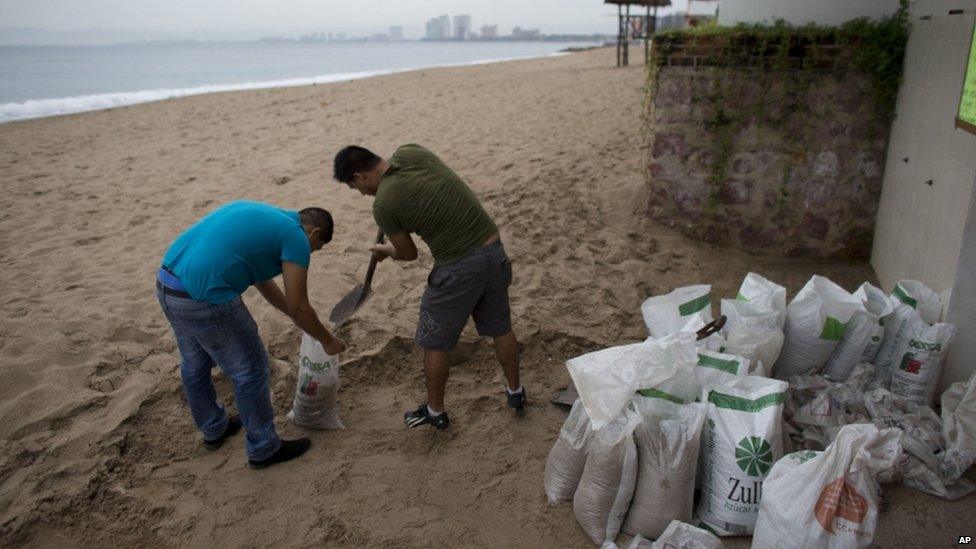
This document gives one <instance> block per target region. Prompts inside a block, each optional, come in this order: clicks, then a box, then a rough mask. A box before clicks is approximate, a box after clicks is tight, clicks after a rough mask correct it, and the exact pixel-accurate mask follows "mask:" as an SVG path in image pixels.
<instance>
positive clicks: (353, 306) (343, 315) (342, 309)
mask: <svg viewBox="0 0 976 549" xmlns="http://www.w3.org/2000/svg"><path fill="white" fill-rule="evenodd" d="M371 294H372V292H370V291H369V290H365V289H364V287H363V285H362V284H359V285H357V286H356V287H355V288H354V289H353V290H352V291H351V292H349V293H348V294H346V296H345V297H343V298H342V301H340V302H339V303H338V304H337V305H336V306H335V307H333V308H332V314H330V315H329V322H331V323H332V325H333V326H335V327H337V328H338V327H339V326H341V325H342V324H343V323H344V322H345V321H346V320H349V317H351V316H352V314H353V313H355V312H356V310H357V309H359V307H360V306H362V304H363V303H365V302H366V300H367V299H369V296H370V295H371Z"/></svg>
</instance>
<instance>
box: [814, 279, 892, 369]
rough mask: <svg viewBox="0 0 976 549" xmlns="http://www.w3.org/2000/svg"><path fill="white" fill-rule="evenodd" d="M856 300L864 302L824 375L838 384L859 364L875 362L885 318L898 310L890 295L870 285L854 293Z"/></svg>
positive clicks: (855, 314)
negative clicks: (895, 308)
mask: <svg viewBox="0 0 976 549" xmlns="http://www.w3.org/2000/svg"><path fill="white" fill-rule="evenodd" d="M854 297H856V298H857V299H858V300H859V301H860V302H861V308H860V309H858V310H856V311H854V315H853V316H851V321H850V322H848V323H847V327H846V328H844V335H843V337H841V340H840V343H838V344H837V348H836V349H834V353H833V354H832V355H831V356H830V360H828V361H827V364H826V365H824V368H823V372H822V373H823V376H824V377H826V378H828V379H831V380H834V381H844V380H846V379H847V378H848V376H850V374H851V371H852V370H853V369H854V366H855V365H857V364H859V363H861V362H872V361H873V360H874V357H875V355H877V354H878V349H879V348H880V347H881V340H882V339H883V338H884V325H883V323H882V322H883V320H882V319H884V318H885V317H886V316H888V315H889V314H891V313H892V311H893V310H894V306H893V305H892V304H891V301H890V299H889V298H888V296H886V295H885V294H884V292H882V291H881V290H880V289H879V288H876V287H874V286H872V285H871V284H869V283H867V282H865V283H864V284H862V285H861V287H860V288H858V289H857V291H856V292H854Z"/></svg>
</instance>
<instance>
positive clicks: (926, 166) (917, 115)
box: [871, 0, 976, 384]
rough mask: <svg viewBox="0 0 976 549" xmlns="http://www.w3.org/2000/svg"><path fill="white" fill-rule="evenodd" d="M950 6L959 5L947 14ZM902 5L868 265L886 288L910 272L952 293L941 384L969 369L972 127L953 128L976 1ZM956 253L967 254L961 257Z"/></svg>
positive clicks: (975, 159) (975, 174) (974, 171)
mask: <svg viewBox="0 0 976 549" xmlns="http://www.w3.org/2000/svg"><path fill="white" fill-rule="evenodd" d="M956 9H963V10H965V12H964V13H963V14H961V15H949V10H956ZM910 13H911V24H912V32H911V37H910V39H909V43H908V51H907V56H906V59H905V74H904V80H903V83H902V87H901V90H900V91H899V94H898V107H897V117H896V119H895V121H894V124H893V125H892V129H891V137H890V141H889V144H888V155H887V161H886V166H885V175H884V185H883V188H882V191H881V204H880V207H879V210H878V222H877V226H876V228H875V234H874V250H873V253H872V257H871V264H872V265H873V266H874V269H875V271H876V272H877V274H878V278H879V280H880V281H881V284H882V286H883V288H884V289H886V290H887V289H890V288H891V287H892V286H893V285H894V283H895V282H897V281H898V280H900V279H904V278H909V279H915V280H919V281H921V282H923V283H924V284H926V285H927V286H929V287H931V288H932V289H933V290H935V291H937V292H940V293H942V294H943V296H944V297H946V298H948V299H950V300H951V302H950V303H948V304H947V305H948V307H947V308H946V309H947V310H949V311H950V312H952V313H951V314H950V315H949V316H950V317H951V318H948V317H947V319H948V320H950V321H955V322H960V325H959V326H957V328H958V329H959V332H958V333H957V336H956V342H954V343H953V345H952V347H951V348H950V364H949V366H948V367H947V368H946V370H945V372H944V376H943V384H945V383H947V382H949V381H952V380H959V379H964V378H966V377H968V375H969V374H970V373H972V372H973V370H974V368H976V354H973V348H972V345H973V341H974V340H976V322H974V321H973V319H972V315H973V314H974V311H973V308H972V303H973V300H974V299H976V297H974V294H976V288H974V287H973V286H972V284H974V282H973V280H974V277H973V276H972V273H973V272H976V266H974V265H973V264H972V263H971V262H972V261H974V259H976V258H974V257H973V256H974V255H976V250H974V248H976V231H974V230H973V229H972V227H970V228H969V230H968V232H966V227H967V219H968V222H969V223H973V221H974V220H973V217H974V216H976V214H973V213H971V209H972V208H973V206H972V204H973V200H974V197H973V188H974V185H976V135H973V134H970V133H967V132H965V131H963V130H959V129H956V128H955V116H956V114H957V110H958V106H959V98H960V95H961V93H962V83H963V78H964V76H965V71H966V61H967V59H968V55H969V44H970V40H971V38H972V32H973V20H974V17H976V0H917V1H915V2H913V3H912V4H911V7H910ZM923 17H927V18H928V19H923ZM905 159H907V161H905ZM929 181H931V185H929V184H927V182H929ZM964 237H965V238H964ZM961 255H962V257H963V258H964V259H965V258H967V257H968V258H969V259H967V260H966V261H969V262H970V263H969V264H966V263H965V262H960V256H961ZM959 273H961V274H959ZM960 276H965V277H966V279H964V280H963V279H960ZM954 286H955V287H954ZM950 290H951V292H950ZM950 296H951V297H950ZM967 300H969V303H970V307H969V309H968V311H967V310H966V309H965V303H966V301H967ZM967 315H968V318H969V320H968V321H966V320H965V318H966V317H967ZM964 340H965V341H968V344H967V343H964V342H963V341H964ZM967 349H968V350H967Z"/></svg>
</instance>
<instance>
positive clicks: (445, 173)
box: [373, 144, 498, 265]
mask: <svg viewBox="0 0 976 549" xmlns="http://www.w3.org/2000/svg"><path fill="white" fill-rule="evenodd" d="M373 217H374V218H375V219H376V223H377V225H379V226H380V228H381V229H383V232H384V233H386V234H387V235H395V234H399V233H402V232H408V233H417V235H419V236H420V238H422V239H423V240H424V242H426V243H427V246H429V247H430V253H431V254H432V255H433V256H434V264H435V265H447V264H448V263H453V262H455V261H457V260H459V259H461V258H463V257H465V256H467V255H468V254H469V253H471V251H472V250H474V249H476V248H478V247H480V246H482V245H483V244H484V243H485V241H486V240H488V238H489V237H491V236H492V235H493V234H496V233H497V232H498V227H496V226H495V222H494V221H492V220H491V217H489V216H488V213H487V212H485V209H484V208H483V207H482V206H481V203H480V202H478V198H477V197H475V195H474V193H473V192H471V189H469V188H468V186H467V185H465V184H464V181H462V180H461V178H460V177H458V175H457V174H456V173H454V171H452V170H451V168H448V167H447V165H445V164H444V163H443V162H441V159H440V158H437V156H436V155H435V154H434V153H432V152H430V151H428V150H427V149H425V148H423V147H421V146H420V145H412V144H411V145H403V146H402V147H400V148H399V149H397V150H396V152H395V153H393V156H392V157H390V169H389V170H387V172H386V173H385V174H383V179H382V180H381V182H380V188H379V190H378V191H377V192H376V198H375V200H374V201H373Z"/></svg>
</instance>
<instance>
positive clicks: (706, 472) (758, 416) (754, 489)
mask: <svg viewBox="0 0 976 549" xmlns="http://www.w3.org/2000/svg"><path fill="white" fill-rule="evenodd" d="M786 388H787V383H786V382H785V381H779V380H775V379H769V378H765V377H759V376H748V377H743V378H738V379H736V380H735V381H733V382H732V383H730V384H729V385H728V386H726V387H723V388H721V389H711V390H710V391H708V392H707V394H705V395H703V400H704V401H705V403H706V404H707V406H708V417H707V419H706V420H705V427H704V429H703V434H702V449H701V463H700V466H699V468H700V476H701V489H702V494H701V500H700V501H699V503H698V509H697V511H698V518H699V519H700V520H701V521H702V522H703V523H705V524H707V525H708V527H709V528H710V529H711V530H712V531H714V532H715V533H717V534H718V535H721V536H726V535H735V536H739V535H748V534H751V533H752V529H753V527H754V526H755V522H756V515H757V514H758V512H759V502H760V498H761V496H762V485H763V480H764V479H765V478H766V474H767V473H768V472H769V469H770V467H772V465H773V463H775V462H776V460H778V459H779V458H780V457H782V455H783V434H782V421H781V420H782V415H783V401H784V400H785V398H786Z"/></svg>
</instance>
